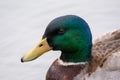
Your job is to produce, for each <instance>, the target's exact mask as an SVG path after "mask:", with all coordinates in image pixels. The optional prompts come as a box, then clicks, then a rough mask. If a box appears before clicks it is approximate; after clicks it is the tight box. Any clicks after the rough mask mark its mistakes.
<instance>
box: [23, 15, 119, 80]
mask: <svg viewBox="0 0 120 80" xmlns="http://www.w3.org/2000/svg"><path fill="white" fill-rule="evenodd" d="M50 50H53V51H56V50H60V51H61V56H60V57H59V58H58V59H56V60H55V61H54V62H53V64H52V65H51V67H50V68H49V70H48V72H47V75H46V80H120V29H119V30H117V31H114V32H112V33H108V34H106V35H105V36H102V37H101V38H99V39H97V40H96V41H95V42H94V43H93V45H92V34H91V31H90V28H89V26H88V24H87V23H86V21H84V20H83V19H82V18H80V17H78V16H75V15H66V16H61V17H58V18H55V19H54V20H53V21H51V22H50V23H49V24H48V26H47V28H46V30H45V33H44V35H43V37H42V40H41V41H40V42H39V43H38V45H37V46H35V47H34V48H33V49H32V50H31V51H29V52H28V53H26V54H25V55H24V56H23V57H22V59H21V61H22V62H28V61H32V60H34V59H36V58H38V57H39V56H41V55H42V54H44V53H45V52H47V51H50Z"/></svg>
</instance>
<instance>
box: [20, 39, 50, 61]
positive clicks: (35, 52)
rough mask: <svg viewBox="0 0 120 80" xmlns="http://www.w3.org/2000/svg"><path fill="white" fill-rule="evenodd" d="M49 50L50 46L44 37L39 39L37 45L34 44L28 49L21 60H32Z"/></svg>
mask: <svg viewBox="0 0 120 80" xmlns="http://www.w3.org/2000/svg"><path fill="white" fill-rule="evenodd" d="M49 50H51V47H50V46H49V44H48V43H47V40H46V38H44V39H43V40H41V41H40V43H39V44H38V45H37V46H35V47H34V48H33V49H32V50H30V51H29V52H27V53H26V54H25V55H24V56H23V57H22V59H21V62H28V61H32V60H34V59H36V58H38V57H39V56H41V55H42V54H43V53H45V52H47V51H49Z"/></svg>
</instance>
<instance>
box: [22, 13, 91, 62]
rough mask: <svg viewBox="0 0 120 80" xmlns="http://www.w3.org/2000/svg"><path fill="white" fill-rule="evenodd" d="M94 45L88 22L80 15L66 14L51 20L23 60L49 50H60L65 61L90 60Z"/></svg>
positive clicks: (30, 58) (34, 57)
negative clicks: (36, 43) (40, 37)
mask: <svg viewBox="0 0 120 80" xmlns="http://www.w3.org/2000/svg"><path fill="white" fill-rule="evenodd" d="M91 47H92V35H91V31H90V28H89V26H88V24H87V23H86V22H85V21H84V20H83V19H82V18H80V17H78V16H75V15H66V16H61V17H58V18H55V19H54V20H53V21H51V22H50V23H49V24H48V26H47V28H46V30H45V33H44V35H43V37H42V41H40V43H38V45H37V46H36V47H34V48H33V49H32V50H31V51H29V52H28V53H26V54H25V56H24V57H22V59H21V61H22V62H27V61H31V60H34V59H36V58H38V57H39V56H40V55H42V54H43V53H45V52H47V51H49V50H54V51H56V50H60V51H61V56H60V59H61V60H63V61H64V62H86V61H89V59H90V55H91Z"/></svg>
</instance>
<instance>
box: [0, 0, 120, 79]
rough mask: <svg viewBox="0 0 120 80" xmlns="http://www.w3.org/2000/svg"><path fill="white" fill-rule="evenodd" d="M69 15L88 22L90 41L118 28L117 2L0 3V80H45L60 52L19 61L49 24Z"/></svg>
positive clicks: (39, 0)
mask: <svg viewBox="0 0 120 80" xmlns="http://www.w3.org/2000/svg"><path fill="white" fill-rule="evenodd" d="M69 14H72V15H78V16H80V17H82V18H83V19H85V20H86V21H87V22H88V24H89V26H90V28H91V31H92V34H93V39H95V38H97V37H99V36H101V35H103V34H105V33H107V32H110V31H114V30H116V29H118V28H120V1H119V0H0V80H44V79H45V75H46V72H47V70H48V68H49V66H50V65H51V63H52V62H53V61H54V60H55V59H56V58H58V57H59V56H60V52H53V51H50V52H48V53H46V54H44V55H42V56H41V57H39V58H38V59H36V60H34V61H32V62H27V63H21V62H20V59H21V57H22V56H23V55H24V54H25V52H27V51H28V50H30V49H31V48H32V47H34V46H35V45H36V43H37V42H38V41H39V40H40V39H41V37H42V35H43V33H44V30H45V28H46V26H47V25H48V23H49V22H50V21H51V20H53V19H54V18H56V17H58V16H63V15H69Z"/></svg>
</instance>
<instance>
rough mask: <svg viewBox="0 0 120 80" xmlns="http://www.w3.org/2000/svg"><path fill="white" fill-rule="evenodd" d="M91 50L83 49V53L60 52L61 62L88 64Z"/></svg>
mask: <svg viewBox="0 0 120 80" xmlns="http://www.w3.org/2000/svg"><path fill="white" fill-rule="evenodd" d="M90 54H91V49H84V50H83V51H77V52H76V53H75V52H74V53H65V52H62V54H61V56H60V59H61V60H62V61H63V62H73V63H79V62H88V61H89V59H90Z"/></svg>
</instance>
